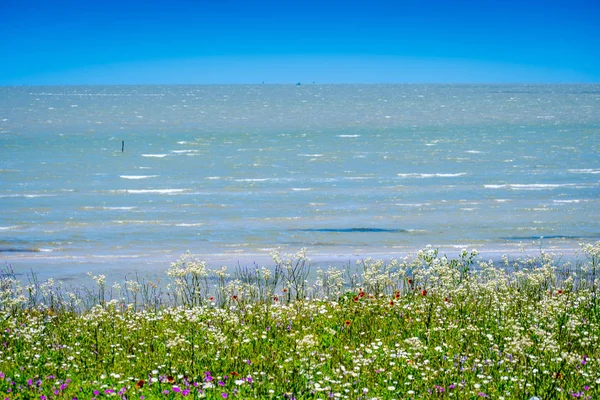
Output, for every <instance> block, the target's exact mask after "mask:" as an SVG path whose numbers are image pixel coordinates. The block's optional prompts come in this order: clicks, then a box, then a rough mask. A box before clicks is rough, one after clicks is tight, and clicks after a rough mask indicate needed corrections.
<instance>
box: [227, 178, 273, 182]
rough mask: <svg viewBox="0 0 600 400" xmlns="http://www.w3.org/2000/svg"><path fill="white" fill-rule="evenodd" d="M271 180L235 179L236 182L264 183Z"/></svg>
mask: <svg viewBox="0 0 600 400" xmlns="http://www.w3.org/2000/svg"><path fill="white" fill-rule="evenodd" d="M270 180H272V179H269V178H245V179H236V180H235V181H236V182H266V181H270Z"/></svg>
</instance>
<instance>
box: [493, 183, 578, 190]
mask: <svg viewBox="0 0 600 400" xmlns="http://www.w3.org/2000/svg"><path fill="white" fill-rule="evenodd" d="M483 187H484V188H486V189H514V190H544V189H557V188H561V187H575V188H579V187H582V185H577V184H575V183H529V184H521V183H505V184H500V185H483Z"/></svg>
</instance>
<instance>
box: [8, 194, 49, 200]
mask: <svg viewBox="0 0 600 400" xmlns="http://www.w3.org/2000/svg"><path fill="white" fill-rule="evenodd" d="M55 196H58V195H57V194H46V193H44V194H24V193H19V194H0V198H1V197H25V198H27V199H33V198H36V197H55Z"/></svg>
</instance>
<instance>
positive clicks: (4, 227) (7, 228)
mask: <svg viewBox="0 0 600 400" xmlns="http://www.w3.org/2000/svg"><path fill="white" fill-rule="evenodd" d="M19 228H20V226H19V225H13V226H0V231H10V230H13V229H19Z"/></svg>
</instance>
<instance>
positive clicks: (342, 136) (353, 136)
mask: <svg viewBox="0 0 600 400" xmlns="http://www.w3.org/2000/svg"><path fill="white" fill-rule="evenodd" d="M337 137H339V138H356V137H360V135H337Z"/></svg>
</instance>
